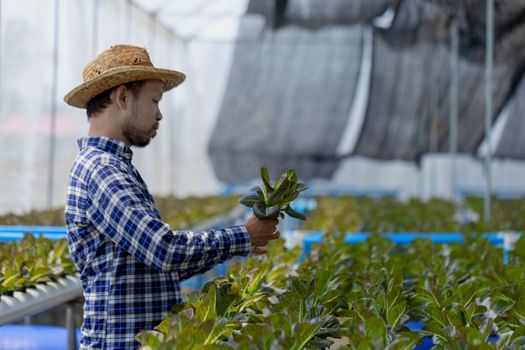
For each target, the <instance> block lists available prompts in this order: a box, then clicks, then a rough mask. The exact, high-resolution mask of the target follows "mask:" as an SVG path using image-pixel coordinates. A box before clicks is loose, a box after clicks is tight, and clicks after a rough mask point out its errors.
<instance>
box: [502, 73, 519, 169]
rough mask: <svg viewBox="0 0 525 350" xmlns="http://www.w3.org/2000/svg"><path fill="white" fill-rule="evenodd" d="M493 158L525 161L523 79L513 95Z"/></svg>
mask: <svg viewBox="0 0 525 350" xmlns="http://www.w3.org/2000/svg"><path fill="white" fill-rule="evenodd" d="M509 113H510V114H509V117H508V120H507V122H506V124H505V127H504V128H503V133H502V135H501V138H500V142H499V144H498V145H497V147H496V152H495V156H496V157H500V158H514V159H523V160H525V78H522V79H521V82H520V84H519V86H518V88H517V89H516V92H515V93H514V95H513V97H512V99H511V101H510V106H509Z"/></svg>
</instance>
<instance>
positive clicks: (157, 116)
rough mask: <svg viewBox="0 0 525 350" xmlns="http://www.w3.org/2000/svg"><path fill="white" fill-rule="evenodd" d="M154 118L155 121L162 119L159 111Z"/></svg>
mask: <svg viewBox="0 0 525 350" xmlns="http://www.w3.org/2000/svg"><path fill="white" fill-rule="evenodd" d="M155 118H156V119H157V120H161V119H162V113H161V111H160V110H159V111H158V112H157V115H156V116H155Z"/></svg>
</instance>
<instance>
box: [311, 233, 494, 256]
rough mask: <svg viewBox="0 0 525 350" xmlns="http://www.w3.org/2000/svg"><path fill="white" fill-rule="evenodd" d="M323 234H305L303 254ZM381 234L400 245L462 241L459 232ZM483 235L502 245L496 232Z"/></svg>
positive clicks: (352, 236) (359, 239) (349, 239)
mask: <svg viewBox="0 0 525 350" xmlns="http://www.w3.org/2000/svg"><path fill="white" fill-rule="evenodd" d="M323 235H324V233H323V232H311V233H309V234H308V233H306V234H305V238H304V241H303V251H304V254H305V255H308V254H309V253H310V252H311V251H312V247H313V245H314V244H320V243H321V241H322V238H323ZM381 235H382V236H383V237H386V238H388V239H390V240H392V242H394V243H397V244H400V245H406V244H409V243H410V242H412V241H414V240H415V239H417V238H422V239H430V240H431V241H432V242H434V243H436V244H450V243H461V242H463V234H461V233H423V232H403V233H401V232H400V233H393V232H385V233H382V234H381ZM369 236H370V234H369V233H363V232H361V233H347V234H346V236H345V242H346V243H348V244H356V243H363V242H365V241H366V240H367V239H368V237H369ZM483 237H484V238H485V239H487V240H488V241H489V242H490V243H491V244H493V245H495V246H496V247H503V245H504V239H503V238H501V237H498V234H496V233H485V234H484V235H483Z"/></svg>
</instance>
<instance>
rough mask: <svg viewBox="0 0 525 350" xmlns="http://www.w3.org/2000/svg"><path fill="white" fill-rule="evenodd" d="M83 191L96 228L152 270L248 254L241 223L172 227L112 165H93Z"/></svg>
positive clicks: (196, 266) (201, 265) (188, 268)
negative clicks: (216, 227) (201, 227)
mask: <svg viewBox="0 0 525 350" xmlns="http://www.w3.org/2000/svg"><path fill="white" fill-rule="evenodd" d="M88 194H89V197H90V199H91V203H90V206H89V208H88V210H87V214H88V217H89V219H90V221H91V222H92V223H93V225H94V226H95V227H96V229H97V230H98V231H99V232H102V233H103V234H105V235H107V236H108V237H109V238H110V239H111V240H112V241H113V242H114V243H115V244H116V245H118V246H119V247H120V248H122V249H124V250H126V251H127V252H128V253H129V254H131V255H133V256H134V257H135V258H136V259H138V260H139V261H141V262H142V263H144V264H145V265H147V266H149V267H150V268H152V269H156V270H159V271H165V272H167V271H178V272H179V274H182V275H191V274H194V272H195V271H205V270H208V269H210V268H211V267H213V266H214V265H215V264H217V263H221V262H223V261H226V260H227V259H230V258H232V257H233V256H235V255H247V254H248V253H249V250H250V246H251V242H250V238H249V235H248V232H247V230H246V228H245V227H243V226H234V227H230V228H226V229H220V230H210V231H208V232H191V231H172V230H171V229H170V227H169V225H167V224H166V223H164V222H162V221H161V220H159V219H158V217H157V215H156V214H155V213H154V212H153V211H152V210H151V208H150V207H149V205H148V204H147V200H146V197H145V196H144V193H143V191H142V189H141V187H140V186H139V185H138V184H137V183H136V182H135V181H134V179H133V177H132V175H130V174H129V173H127V172H126V171H124V170H122V169H118V168H117V167H116V166H113V165H99V166H97V167H96V168H95V169H94V171H93V174H92V176H91V179H90V181H89V183H88Z"/></svg>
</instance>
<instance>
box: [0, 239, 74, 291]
mask: <svg viewBox="0 0 525 350" xmlns="http://www.w3.org/2000/svg"><path fill="white" fill-rule="evenodd" d="M75 271H76V269H75V266H74V264H73V261H72V260H71V257H70V255H69V249H68V246H67V240H66V239H61V240H58V241H53V240H50V239H46V238H43V237H42V236H39V237H38V238H35V237H34V236H33V235H32V234H26V235H25V236H24V238H23V239H22V240H21V241H18V242H8V243H0V295H1V294H10V293H12V292H14V291H22V290H24V289H26V288H28V287H32V286H35V285H36V284H38V283H43V282H49V281H52V280H53V279H56V278H59V277H63V276H66V275H71V274H73V273H75Z"/></svg>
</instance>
